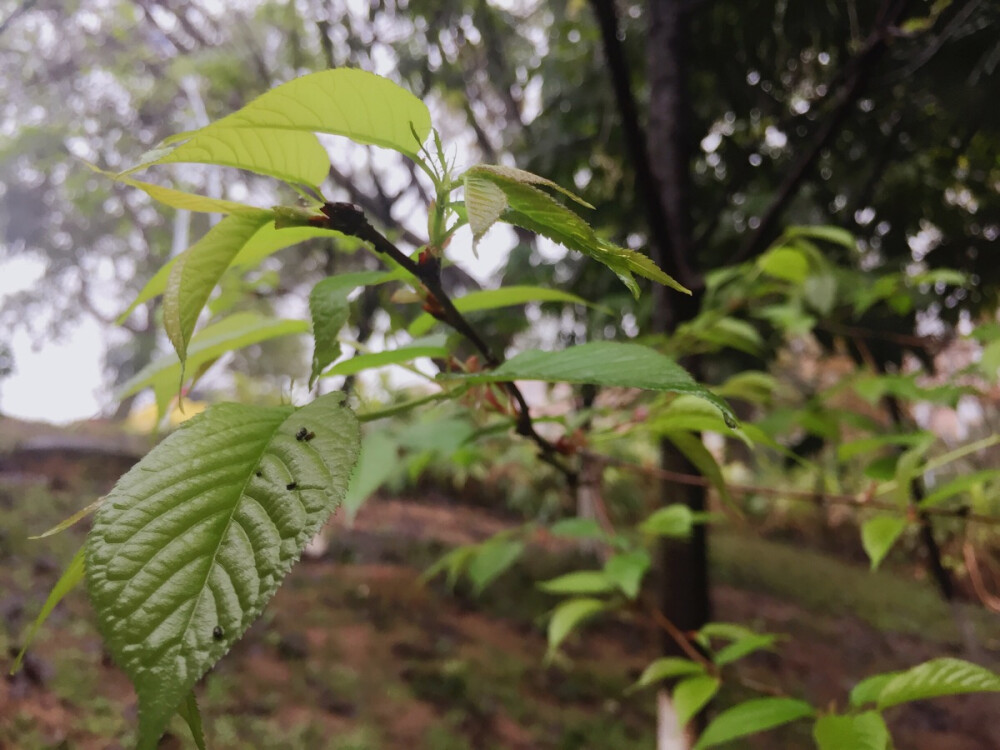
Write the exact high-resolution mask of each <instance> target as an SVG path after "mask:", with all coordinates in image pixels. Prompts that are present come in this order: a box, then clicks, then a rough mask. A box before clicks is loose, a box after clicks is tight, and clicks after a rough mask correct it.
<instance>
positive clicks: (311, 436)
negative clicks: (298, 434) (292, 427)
mask: <svg viewBox="0 0 1000 750" xmlns="http://www.w3.org/2000/svg"><path fill="white" fill-rule="evenodd" d="M314 437H316V433H315V432H307V433H306V435H305V437H304V438H302V439H303V440H305V441H306V442H309V441H310V440H312V439H313V438H314Z"/></svg>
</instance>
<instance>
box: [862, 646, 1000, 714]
mask: <svg viewBox="0 0 1000 750" xmlns="http://www.w3.org/2000/svg"><path fill="white" fill-rule="evenodd" d="M998 692H1000V675H998V674H996V673H995V672H992V671H990V670H989V669H986V667H981V666H979V665H978V664H973V663H971V662H967V661H963V660H961V659H952V658H949V657H943V658H940V659H931V660H930V661H927V662H924V663H923V664H919V665H918V666H916V667H913V668H912V669H908V670H907V671H905V672H902V673H900V674H897V675H896V676H895V677H893V678H892V679H891V680H889V682H888V683H886V685H885V686H884V687H883V688H882V691H881V692H880V693H879V696H878V707H879V708H880V709H885V708H889V707H890V706H897V705H899V704H900V703H908V702H909V701H919V700H924V699H926V698H940V697H942V696H945V695H960V694H963V693H998Z"/></svg>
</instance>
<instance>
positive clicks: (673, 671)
mask: <svg viewBox="0 0 1000 750" xmlns="http://www.w3.org/2000/svg"><path fill="white" fill-rule="evenodd" d="M704 672H705V668H704V667H703V666H702V665H701V664H698V663H697V662H694V661H691V660H690V659H681V658H679V657H677V656H664V657H662V658H659V659H657V660H656V661H653V662H651V663H650V664H649V666H647V667H646V668H645V669H644V670H643V671H642V674H641V675H640V676H639V679H638V680H636V683H635V684H634V685H632V686H631V687H630V688H629V691H630V692H631V691H634V690H638V689H639V688H644V687H648V686H649V685H653V684H655V683H657V682H660V681H661V680H670V679H673V678H675V677H688V676H690V675H696V674H704Z"/></svg>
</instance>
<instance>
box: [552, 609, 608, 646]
mask: <svg viewBox="0 0 1000 750" xmlns="http://www.w3.org/2000/svg"><path fill="white" fill-rule="evenodd" d="M607 608H608V605H607V603H606V602H603V601H601V600H600V599H591V598H586V597H585V598H580V599H570V600H569V601H566V602H563V603H562V604H560V605H559V606H558V607H556V608H555V610H554V611H553V612H552V618H551V619H550V620H549V631H548V638H549V652H550V653H551V652H553V651H555V650H556V649H557V648H559V646H560V645H561V644H562V642H563V641H565V640H566V638H567V637H568V636H569V634H570V633H572V632H573V630H574V629H576V627H577V626H578V625H580V624H581V623H583V622H584V621H586V620H589V619H590V618H591V617H593V616H594V615H596V614H599V613H600V612H603V611H604V610H606V609H607Z"/></svg>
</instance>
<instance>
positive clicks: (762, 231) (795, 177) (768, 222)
mask: <svg viewBox="0 0 1000 750" xmlns="http://www.w3.org/2000/svg"><path fill="white" fill-rule="evenodd" d="M906 5H907V0H885V2H883V4H882V7H881V8H880V9H879V12H878V20H877V21H876V24H875V29H874V30H873V31H872V33H871V34H870V35H869V37H868V40H867V42H866V43H865V45H864V48H863V49H862V50H861V52H860V53H859V54H857V55H856V56H855V57H853V58H852V59H851V61H850V62H849V63H848V64H847V70H848V71H849V73H848V75H847V76H846V77H845V78H846V79H845V82H844V84H843V86H842V87H841V88H840V90H839V91H838V92H837V95H836V97H834V99H833V110H832V111H831V112H829V113H828V114H827V115H826V117H825V118H824V120H823V123H822V125H821V126H820V128H819V130H818V131H817V132H816V134H815V136H814V137H813V140H812V143H811V144H810V145H809V146H808V147H807V148H806V149H805V150H804V151H803V152H802V153H801V155H800V156H799V159H798V160H797V161H796V162H795V163H794V164H793V165H792V166H791V168H790V169H789V170H788V173H787V176H786V177H785V180H784V182H782V183H781V186H780V187H779V188H778V193H777V195H776V196H775V198H774V200H773V201H772V202H771V205H770V206H769V207H768V209H767V211H765V212H764V215H763V217H761V220H760V224H759V225H758V227H757V229H756V231H754V233H753V234H751V235H749V236H748V237H747V238H746V240H745V241H744V243H743V245H742V246H741V247H740V249H739V250H738V251H737V253H736V255H735V256H734V257H733V259H732V261H731V262H732V263H734V264H735V263H741V262H743V261H744V260H747V259H748V258H752V257H754V256H756V255H758V254H759V253H760V252H762V251H763V250H764V248H765V247H767V245H768V243H769V242H770V241H771V238H772V235H773V234H774V230H775V227H776V226H777V224H778V222H779V220H780V219H781V217H782V216H783V215H784V213H785V210H786V209H787V208H788V206H789V204H791V202H792V200H793V199H794V198H795V197H796V196H797V195H798V192H799V188H801V187H802V184H803V183H804V182H805V180H806V178H807V177H808V176H809V173H810V172H811V171H812V169H813V167H814V166H815V165H816V162H817V161H819V157H820V155H821V154H822V152H823V150H824V149H826V148H827V147H828V146H829V145H830V144H831V143H832V142H833V140H834V138H835V137H836V136H837V135H838V134H839V133H840V130H841V128H842V126H843V125H844V123H845V122H847V118H848V116H849V115H850V113H851V110H852V109H853V107H854V105H855V104H856V103H857V101H858V100H859V99H860V98H861V96H862V94H863V93H864V91H865V89H866V87H867V85H868V81H869V79H870V78H871V75H872V72H873V70H874V68H875V65H876V64H877V63H878V61H879V60H881V59H882V56H883V55H884V54H885V52H886V50H887V49H888V40H889V39H890V38H891V36H892V27H893V26H895V25H896V23H897V22H898V20H899V18H900V17H901V16H902V14H903V11H904V10H905V8H906Z"/></svg>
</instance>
